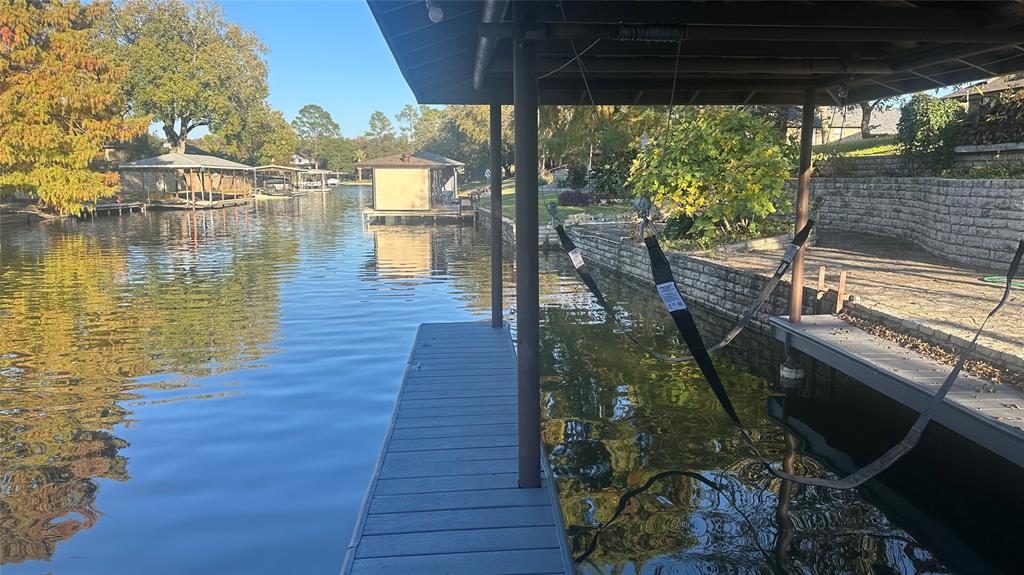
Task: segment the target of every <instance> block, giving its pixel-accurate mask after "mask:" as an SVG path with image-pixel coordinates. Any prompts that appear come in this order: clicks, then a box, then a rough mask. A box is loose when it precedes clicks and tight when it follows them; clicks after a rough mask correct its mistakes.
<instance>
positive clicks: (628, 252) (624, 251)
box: [569, 224, 1022, 371]
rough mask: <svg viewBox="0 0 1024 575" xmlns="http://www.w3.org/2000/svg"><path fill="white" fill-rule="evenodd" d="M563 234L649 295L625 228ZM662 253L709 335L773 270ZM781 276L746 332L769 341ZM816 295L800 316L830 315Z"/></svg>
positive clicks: (867, 313) (935, 336) (1005, 360)
mask: <svg viewBox="0 0 1024 575" xmlns="http://www.w3.org/2000/svg"><path fill="white" fill-rule="evenodd" d="M569 231H570V235H571V236H572V238H573V240H574V241H575V242H576V244H577V246H579V248H580V249H581V250H582V252H583V258H584V260H585V261H586V262H587V264H588V265H590V266H592V267H595V268H601V269H603V270H607V271H610V272H613V273H615V274H617V275H619V276H621V277H623V278H625V279H627V280H629V281H632V282H639V283H640V284H642V285H644V286H646V287H649V288H650V293H652V294H653V291H654V281H653V279H652V278H651V270H650V263H649V259H648V257H647V250H646V249H644V248H643V247H642V246H641V245H640V244H638V242H637V241H636V240H635V239H632V238H630V237H628V236H627V234H628V230H627V229H626V228H625V227H614V226H610V225H595V224H583V225H578V226H573V227H572V228H570V230H569ZM665 255H666V257H667V258H668V260H669V262H670V263H671V264H672V269H673V271H674V272H675V275H676V283H677V284H678V285H679V289H680V291H681V292H682V294H683V297H684V298H686V300H687V301H688V302H691V303H693V304H696V305H697V306H699V307H703V308H706V309H707V310H709V311H711V312H714V313H716V314H720V315H721V316H722V317H724V318H726V319H725V323H722V322H721V321H718V322H712V323H713V324H715V325H716V326H717V328H718V329H717V330H714V331H713V332H712V333H721V334H724V333H725V331H727V330H728V329H729V328H731V327H732V325H735V322H736V321H737V320H738V319H739V318H740V316H741V315H742V314H743V313H745V312H746V311H747V309H748V308H749V307H750V306H751V305H753V303H754V299H755V298H756V297H757V294H758V293H759V292H760V291H761V289H762V288H763V287H764V286H765V284H766V283H767V282H768V280H769V279H770V277H771V275H770V274H771V272H773V271H774V269H770V270H769V269H766V270H763V271H762V272H761V273H755V272H751V271H747V270H742V269H737V268H732V267H729V266H727V265H725V264H722V263H719V262H716V261H714V260H711V259H708V258H706V257H701V256H699V255H696V254H688V253H681V252H674V251H666V252H665ZM785 278H786V279H784V280H783V281H782V282H780V283H779V286H778V287H777V288H776V289H775V292H774V293H773V294H772V295H771V296H770V297H769V298H768V301H766V302H765V304H764V305H763V306H762V307H761V308H760V309H759V310H758V311H757V313H756V314H755V315H754V318H753V320H752V321H751V324H750V327H749V328H748V331H750V332H753V333H754V334H757V335H758V336H761V337H768V338H770V337H771V328H770V325H769V324H768V318H769V316H772V315H788V314H789V290H790V288H789V286H790V283H789V282H788V281H787V280H788V278H789V275H788V274H787V275H786V276H785ZM816 296H817V291H816V290H814V289H812V288H809V287H805V288H804V306H803V313H804V314H805V315H811V314H822V313H833V311H834V310H835V306H836V294H835V293H834V292H829V293H828V294H826V295H825V296H824V297H823V298H822V299H821V300H818V299H817V297H816ZM652 301H653V300H652ZM652 305H660V303H658V302H655V303H653V304H652ZM844 310H845V312H846V313H848V314H850V315H852V316H855V317H859V318H861V319H866V320H870V321H873V322H877V323H881V324H883V325H885V326H887V327H889V328H891V329H893V330H895V331H898V332H901V333H905V334H908V335H912V336H915V337H917V338H919V339H921V340H922V341H924V342H926V343H928V344H931V345H938V346H944V347H952V348H954V349H963V348H964V347H966V346H967V345H969V343H970V342H969V341H967V340H965V339H963V338H960V337H957V336H953V335H951V334H948V333H944V332H941V331H938V330H935V329H932V328H929V327H928V326H926V325H923V324H921V323H920V322H917V321H914V320H912V319H907V318H901V317H897V316H894V315H892V314H890V313H887V312H885V311H882V310H879V309H874V308H872V307H869V306H868V305H865V304H864V303H862V302H855V301H849V302H847V304H846V306H845V308H844ZM730 322H731V323H730ZM975 357H977V358H978V359H981V360H983V361H986V362H989V363H991V364H992V365H993V366H995V367H998V368H1001V369H1011V370H1015V371H1020V370H1021V369H1022V366H1021V362H1020V359H1019V358H1017V357H1015V356H1013V355H1010V354H1007V353H1005V352H1001V351H999V350H996V349H992V348H989V347H987V346H985V345H980V344H979V345H978V347H977V348H976V349H975Z"/></svg>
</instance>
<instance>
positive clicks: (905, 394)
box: [771, 315, 1024, 467]
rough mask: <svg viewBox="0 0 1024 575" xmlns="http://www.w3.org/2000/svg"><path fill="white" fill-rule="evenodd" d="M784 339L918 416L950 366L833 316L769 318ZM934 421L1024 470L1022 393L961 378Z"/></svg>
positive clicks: (779, 336)
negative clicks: (796, 319)
mask: <svg viewBox="0 0 1024 575" xmlns="http://www.w3.org/2000/svg"><path fill="white" fill-rule="evenodd" d="M771 325H772V334H773V335H774V337H775V338H776V339H778V340H780V341H786V339H787V338H788V339H789V341H790V343H791V344H792V345H793V347H795V348H796V349H798V350H800V351H802V352H804V353H806V354H808V355H810V356H811V357H813V358H814V359H816V360H818V361H821V362H823V363H826V364H828V365H830V366H832V367H834V368H836V369H838V370H839V371H841V372H843V373H845V374H846V375H849V376H850V377H852V378H854V379H856V380H857V381H860V382H861V383H863V384H865V385H867V386H868V387H871V388H872V389H874V390H875V391H878V392H880V393H882V394H884V395H887V396H888V397H890V398H892V399H894V400H896V401H898V402H900V403H902V404H903V405H906V406H908V407H910V408H911V409H913V410H915V411H917V412H920V411H921V410H922V409H924V407H925V405H926V404H927V403H928V402H929V401H930V400H931V398H932V396H933V395H935V392H936V391H937V390H938V388H939V387H940V386H941V384H942V382H943V380H945V378H946V376H947V374H949V371H950V369H952V368H951V367H950V366H948V365H944V364H941V363H939V362H937V361H934V360H932V359H929V358H927V357H924V356H922V355H920V354H919V353H917V352H915V351H913V350H910V349H907V348H904V347H900V345H899V344H897V343H895V342H892V341H888V340H885V339H882V338H880V337H877V336H874V335H871V334H869V333H867V332H866V331H864V330H862V329H860V328H858V327H856V326H853V325H850V324H848V323H846V322H845V321H843V320H841V319H839V318H838V317H835V316H832V315H814V316H804V317H803V319H802V320H801V323H799V324H797V325H792V324H790V323H789V321H788V320H787V319H786V318H785V317H773V318H771ZM934 421H935V422H936V423H939V424H941V425H943V426H945V427H946V428H948V429H950V430H951V431H953V432H955V433H957V434H959V435H961V436H963V437H965V438H967V439H969V440H971V441H972V442H974V443H976V444H977V445H979V446H981V447H983V448H985V449H987V450H989V451H991V452H993V453H995V454H997V455H999V456H1001V457H1003V458H1004V459H1006V460H1008V461H1010V462H1012V463H1014V464H1015V465H1018V466H1021V467H1024V393H1021V392H1020V391H1017V390H1016V389H1013V388H1011V387H1010V386H1007V385H998V386H996V385H993V384H991V383H989V382H986V381H985V380H982V379H979V378H976V377H971V376H968V375H963V374H961V375H960V377H959V378H958V379H957V381H956V383H954V384H953V388H952V389H950V390H949V394H947V395H946V400H945V401H944V402H943V404H942V406H941V407H939V409H938V411H937V412H936V414H935V419H934Z"/></svg>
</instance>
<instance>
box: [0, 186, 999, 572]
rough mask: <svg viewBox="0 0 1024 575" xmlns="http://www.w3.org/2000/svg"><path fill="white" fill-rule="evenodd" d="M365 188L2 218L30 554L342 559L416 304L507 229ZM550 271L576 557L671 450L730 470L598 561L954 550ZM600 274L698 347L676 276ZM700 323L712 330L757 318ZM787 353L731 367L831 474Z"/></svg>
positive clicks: (561, 268)
mask: <svg viewBox="0 0 1024 575" xmlns="http://www.w3.org/2000/svg"><path fill="white" fill-rule="evenodd" d="M365 199H366V193H365V191H360V190H351V191H344V192H335V193H331V194H312V195H309V196H306V197H304V198H301V199H299V200H295V201H280V202H263V203H259V204H257V205H255V206H252V207H244V208H237V209H229V210H221V211H212V212H198V213H190V212H177V213H168V212H153V213H149V214H145V215H133V216H131V217H122V218H108V219H98V220H96V221H95V222H81V223H74V222H65V223H49V224H43V225H35V226H22V227H7V228H5V229H4V230H2V233H0V285H2V286H3V290H2V292H0V334H2V338H3V339H2V340H0V440H2V444H0V495H2V498H0V537H2V549H0V551H2V553H3V555H2V559H0V561H2V562H3V564H4V573H5V574H6V573H7V571H8V570H10V571H12V573H22V572H24V573H38V572H40V571H48V570H51V569H53V570H57V569H58V568H59V569H60V570H62V571H65V572H103V573H144V572H174V573H179V572H180V573H200V572H240V571H244V572H253V573H255V572H295V573H312V572H336V571H337V568H338V565H340V561H341V556H342V554H343V552H344V541H346V540H347V537H348V533H349V530H350V529H351V526H352V524H353V523H354V520H355V516H356V513H357V510H358V506H359V503H360V501H361V497H362V493H363V490H364V489H365V486H366V481H367V478H368V477H369V476H370V473H371V470H372V466H373V464H374V461H375V458H376V456H377V452H378V448H379V442H380V440H381V439H382V438H383V434H384V430H385V427H386V424H387V420H388V417H389V415H390V412H391V409H392V406H393V401H394V397H395V393H396V390H397V387H398V384H399V381H400V378H401V374H402V371H403V368H404V364H405V361H406V357H407V354H408V351H409V345H411V342H412V337H413V334H414V332H415V326H416V325H417V324H419V323H420V322H423V321H462V320H468V319H480V318H484V317H487V316H488V315H489V306H490V302H489V293H490V285H489V284H490V268H489V260H488V257H489V246H488V238H487V237H486V235H485V234H483V233H481V232H477V231H475V230H474V229H473V228H472V227H471V226H458V225H443V226H372V227H368V226H365V224H363V222H362V219H361V217H360V209H361V206H363V205H365V204H364V202H365ZM504 265H505V268H504V277H505V282H506V285H507V289H506V290H505V297H506V300H505V302H504V305H505V308H506V309H510V308H511V307H513V302H514V298H515V289H514V285H513V280H514V265H513V264H512V263H511V262H510V261H506V262H505V264H504ZM541 269H542V276H541V294H542V305H543V311H542V320H543V321H544V326H543V329H542V331H541V334H542V338H543V340H542V346H543V361H544V365H543V369H544V371H543V374H544V375H543V381H542V399H543V401H544V411H543V413H544V422H543V428H542V435H543V440H544V442H545V443H546V445H547V446H548V449H549V451H550V453H551V456H552V460H553V465H554V468H555V472H556V474H557V477H558V482H559V487H560V490H561V504H562V508H563V511H564V515H565V518H566V525H567V528H568V530H569V535H570V540H571V543H572V546H573V550H574V553H575V554H580V553H581V552H583V551H584V550H585V549H586V548H587V547H588V546H589V544H590V542H591V540H593V538H594V535H595V533H597V532H598V529H599V526H600V525H602V524H604V523H606V522H608V521H609V520H610V518H611V517H612V516H613V514H614V512H615V510H616V507H617V506H618V504H619V501H620V498H621V497H622V496H623V494H624V493H626V492H627V491H629V490H631V489H635V488H637V487H639V486H642V485H644V484H645V483H646V482H647V481H648V480H649V479H650V478H651V477H653V476H655V475H656V474H659V473H663V472H670V471H673V470H690V471H693V472H696V473H699V474H700V476H701V478H703V479H704V480H705V481H699V480H695V479H694V478H693V477H687V476H683V475H672V474H669V475H667V476H665V477H663V478H661V479H658V480H656V481H654V482H652V484H651V486H650V488H649V489H647V490H644V491H643V492H642V493H639V494H638V495H637V496H636V497H633V498H631V499H629V500H628V501H627V502H626V503H625V506H624V509H623V511H622V513H621V515H620V516H619V517H618V519H616V520H615V522H613V523H611V524H610V525H609V526H608V527H607V528H606V529H605V530H604V531H603V532H602V533H601V535H600V536H599V537H598V542H597V545H596V546H595V548H594V551H593V553H592V554H591V555H590V556H589V557H588V559H587V561H586V563H585V564H584V565H583V569H584V570H585V571H586V572H588V573H640V572H644V573H653V572H687V573H689V572H694V573H713V572H714V573H718V572H730V573H760V572H771V571H773V570H782V569H785V570H789V571H794V572H821V573H831V572H850V573H869V572H903V573H913V572H945V571H947V570H948V568H947V567H946V566H945V565H944V564H942V563H941V562H939V561H937V560H936V559H935V558H934V557H933V555H932V553H931V550H929V549H927V548H925V547H923V546H922V545H921V544H919V543H918V539H917V538H916V537H915V536H912V535H911V534H910V533H908V532H907V530H905V529H904V528H903V527H901V526H900V525H897V524H895V523H894V521H891V520H890V516H891V517H905V516H906V514H905V513H902V512H900V513H893V514H891V515H890V516H887V515H886V514H885V513H883V511H882V510H880V508H879V507H877V506H876V505H874V504H872V502H871V501H869V500H868V499H865V498H864V497H863V495H862V493H860V492H852V493H840V492H832V491H826V490H818V489H813V488H803V487H796V486H792V485H789V486H787V485H784V484H782V483H781V482H779V481H777V480H775V479H774V478H772V477H769V476H767V475H766V474H765V473H764V471H763V470H762V469H761V468H760V467H759V466H758V465H756V464H755V462H754V461H753V460H752V459H751V458H750V457H749V455H748V454H747V451H746V449H745V447H744V445H743V443H742V442H741V441H740V440H739V439H738V438H737V436H736V434H735V433H734V431H733V428H732V425H731V423H730V422H729V421H728V419H727V418H726V417H725V416H724V415H722V414H721V410H720V408H719V406H718V405H717V403H716V401H715V399H714V397H713V395H712V394H711V393H710V392H709V391H708V390H707V387H706V384H705V383H704V381H703V379H702V377H701V376H700V373H699V371H697V370H696V369H693V368H690V367H687V366H665V365H664V364H661V363H659V362H656V361H654V360H651V359H649V358H647V357H646V356H644V355H643V354H640V353H637V352H635V351H634V350H633V349H632V348H630V347H628V345H627V343H625V340H623V339H622V338H621V337H619V336H617V335H615V334H614V332H613V330H614V329H615V328H614V326H613V325H611V324H609V323H608V322H607V318H606V317H605V316H604V313H603V312H602V311H601V310H600V309H598V308H597V307H596V306H594V305H593V304H592V302H591V298H590V296H589V294H588V293H587V292H586V289H585V288H584V287H583V286H582V285H581V284H580V283H579V282H578V281H577V280H576V279H575V277H574V274H573V272H572V269H571V267H570V266H569V265H568V264H567V263H566V262H565V261H564V256H561V255H559V254H551V255H550V257H545V258H541ZM601 281H602V285H603V286H604V287H605V288H606V291H607V292H608V293H609V296H610V297H611V298H612V299H613V301H616V302H621V304H620V305H621V308H622V310H623V314H624V317H623V320H624V321H626V322H627V323H629V322H632V323H633V328H634V329H635V331H636V333H638V334H639V335H640V336H641V337H643V338H647V339H649V340H650V341H651V342H653V343H654V344H655V345H656V346H657V347H660V348H663V349H664V348H673V347H676V344H675V343H674V337H672V329H673V328H672V326H671V324H670V323H669V322H668V321H667V320H666V317H667V316H665V315H664V314H663V313H661V311H660V310H661V309H662V308H661V304H660V301H659V300H657V299H656V297H654V296H653V295H651V294H646V293H645V292H644V290H639V289H637V287H636V286H634V285H632V284H628V283H623V282H620V281H616V280H615V279H614V278H611V277H601ZM508 317H510V318H511V319H513V320H514V317H515V316H514V314H509V316H508ZM700 319H701V320H702V323H703V324H704V325H703V326H702V327H703V328H704V329H705V331H706V333H707V334H708V335H707V337H708V338H712V339H713V338H714V337H716V336H717V335H721V333H724V331H725V330H726V329H728V327H730V325H729V322H728V321H725V320H721V319H716V318H715V316H713V315H711V314H707V313H702V314H700ZM513 327H514V326H513ZM775 354H777V350H776V348H774V347H773V346H771V345H766V344H765V342H763V341H761V340H758V339H757V338H752V337H751V336H749V335H742V336H741V337H740V338H739V339H738V340H737V342H736V343H735V344H734V345H733V346H730V347H729V348H727V349H726V350H725V351H724V352H723V354H722V356H721V359H722V361H721V362H720V366H721V372H722V376H723V379H724V380H725V383H726V386H727V387H728V388H729V391H730V393H731V394H732V396H733V400H734V402H735V404H736V407H737V409H738V410H739V412H740V415H741V416H742V417H743V419H744V420H745V421H747V422H748V423H749V425H750V428H751V429H752V431H753V433H754V436H755V441H756V442H757V443H758V445H759V447H760V448H761V449H762V450H763V452H764V453H766V454H767V455H768V456H770V457H771V458H772V459H773V460H774V461H777V462H778V463H779V465H782V466H786V467H787V468H789V467H792V469H793V470H794V471H796V472H798V473H804V474H809V475H821V474H825V473H826V470H825V469H824V468H823V467H822V465H821V464H820V463H819V462H818V461H819V460H817V459H813V458H810V457H808V456H807V455H805V454H804V452H803V450H802V449H803V446H802V445H799V443H798V442H797V441H795V438H794V436H793V435H791V434H790V433H789V432H788V431H787V430H786V429H784V428H783V427H781V426H779V425H778V424H777V423H776V422H775V421H774V420H773V419H772V417H771V413H773V412H771V411H770V405H769V403H768V402H767V400H768V398H769V397H772V396H774V395H776V394H774V393H773V392H772V391H771V390H770V389H769V386H768V383H767V381H766V380H765V379H764V378H762V377H759V376H758V375H754V374H764V373H771V372H772V371H774V369H775V366H777V365H778V361H779V358H778V357H776V356H775ZM196 400H204V401H196ZM843 405H846V404H843ZM810 411H812V412H814V413H819V412H820V410H815V409H810ZM862 439H863V438H858V439H857V442H858V443H861V442H863V441H862ZM876 443H877V442H876ZM709 483H710V484H711V486H714V487H715V488H712V487H711V486H709ZM138 509H145V510H146V512H145V513H139V512H138V511H137V510H138ZM86 529H89V530H90V531H89V533H88V536H85V535H82V532H83V530H86ZM1010 531H1011V532H1012V530H1010ZM76 533H78V534H80V536H78V537H75V534H76ZM83 540H84V543H83ZM126 541H144V542H146V544H137V545H127V544H125V542H126ZM149 542H159V543H158V544H152V543H149ZM115 556H116V557H118V560H117V562H116V564H111V561H110V559H109V558H110V557H115ZM42 561H50V563H48V564H44V563H42Z"/></svg>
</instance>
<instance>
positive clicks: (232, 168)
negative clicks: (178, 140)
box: [117, 152, 255, 209]
mask: <svg viewBox="0 0 1024 575" xmlns="http://www.w3.org/2000/svg"><path fill="white" fill-rule="evenodd" d="M117 171H118V175H119V176H120V179H121V190H122V193H123V194H124V195H125V196H128V197H130V198H131V199H133V200H136V201H145V202H146V203H147V204H149V205H151V206H155V207H160V208H167V209H210V208H223V207H228V206H234V205H239V204H245V203H248V202H249V201H250V197H251V195H252V191H253V185H254V181H255V174H254V172H253V167H252V166H247V165H245V164H240V163H238V162H232V161H231V160H225V159H224V158H218V157H216V156H206V155H202V154H179V153H173V152H172V153H169V154H163V155H160V156H154V157H152V158H143V159H141V160H135V161H134V162H125V163H123V164H121V165H120V166H118V167H117Z"/></svg>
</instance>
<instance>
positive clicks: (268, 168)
mask: <svg viewBox="0 0 1024 575" xmlns="http://www.w3.org/2000/svg"><path fill="white" fill-rule="evenodd" d="M253 169H254V170H256V171H257V172H304V171H306V170H304V169H302V168H296V167H294V166H282V165H279V164H266V165H263V166H256V167H255V168H253Z"/></svg>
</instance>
